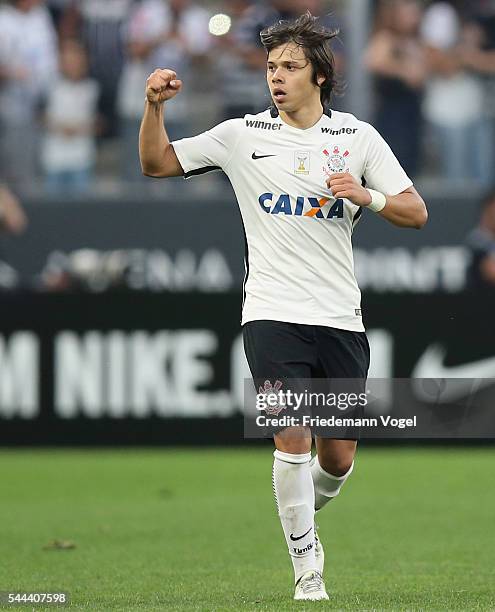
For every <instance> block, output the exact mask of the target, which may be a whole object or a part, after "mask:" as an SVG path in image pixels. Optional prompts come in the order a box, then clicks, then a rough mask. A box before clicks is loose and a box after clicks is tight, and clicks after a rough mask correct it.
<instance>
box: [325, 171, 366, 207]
mask: <svg viewBox="0 0 495 612" xmlns="http://www.w3.org/2000/svg"><path fill="white" fill-rule="evenodd" d="M327 187H328V188H329V189H330V191H331V192H332V195H333V197H334V198H336V199H337V200H338V199H339V198H346V199H347V200H350V201H351V202H352V203H353V204H357V205H358V206H369V205H370V204H371V194H370V192H369V191H368V190H367V189H365V188H364V187H363V186H362V185H361V183H359V182H358V181H357V180H356V179H355V178H354V177H353V176H352V174H350V172H339V173H337V174H332V175H331V176H330V177H329V178H328V179H327Z"/></svg>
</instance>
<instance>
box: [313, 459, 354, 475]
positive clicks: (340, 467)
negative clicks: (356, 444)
mask: <svg viewBox="0 0 495 612" xmlns="http://www.w3.org/2000/svg"><path fill="white" fill-rule="evenodd" d="M353 459H354V456H350V455H342V456H332V457H318V461H319V463H320V466H321V467H322V468H323V469H324V470H325V472H327V473H328V474H332V476H344V474H347V472H348V471H349V470H350V468H351V465H352V461H353Z"/></svg>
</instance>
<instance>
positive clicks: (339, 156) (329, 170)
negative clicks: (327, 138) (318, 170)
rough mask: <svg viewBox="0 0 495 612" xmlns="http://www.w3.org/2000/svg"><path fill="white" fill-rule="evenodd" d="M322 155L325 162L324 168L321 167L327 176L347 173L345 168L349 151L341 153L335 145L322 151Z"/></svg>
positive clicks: (347, 170) (347, 169)
mask: <svg viewBox="0 0 495 612" xmlns="http://www.w3.org/2000/svg"><path fill="white" fill-rule="evenodd" d="M323 155H325V157H326V162H327V163H326V166H323V172H324V173H325V174H326V175H327V176H330V175H332V174H336V173H337V172H349V168H346V165H347V157H348V156H349V151H347V150H345V151H343V152H341V148H340V147H339V145H335V146H329V147H326V148H325V149H323Z"/></svg>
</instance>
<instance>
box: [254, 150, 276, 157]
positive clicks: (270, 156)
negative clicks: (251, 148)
mask: <svg viewBox="0 0 495 612" xmlns="http://www.w3.org/2000/svg"><path fill="white" fill-rule="evenodd" d="M264 157H276V155H256V152H254V153H253V154H252V155H251V159H263V158H264Z"/></svg>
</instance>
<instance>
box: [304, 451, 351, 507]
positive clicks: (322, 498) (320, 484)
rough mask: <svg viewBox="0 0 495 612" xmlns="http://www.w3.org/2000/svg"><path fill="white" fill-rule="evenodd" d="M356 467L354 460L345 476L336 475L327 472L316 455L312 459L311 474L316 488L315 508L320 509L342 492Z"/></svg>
mask: <svg viewBox="0 0 495 612" xmlns="http://www.w3.org/2000/svg"><path fill="white" fill-rule="evenodd" d="M353 468H354V461H353V462H352V463H351V467H350V468H349V469H348V470H347V472H346V473H345V474H344V475H343V476H334V475H333V474H329V473H328V472H325V470H324V469H323V468H322V467H321V465H320V463H319V461H318V455H315V456H314V457H313V459H312V461H311V476H312V478H313V485H314V489H315V510H320V509H321V508H323V506H324V505H325V504H326V503H328V502H329V501H330V500H331V499H333V498H334V497H336V496H337V495H338V494H339V493H340V489H341V488H342V486H343V484H344V482H345V481H346V480H347V479H348V478H349V476H350V475H351V473H352V470H353Z"/></svg>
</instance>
